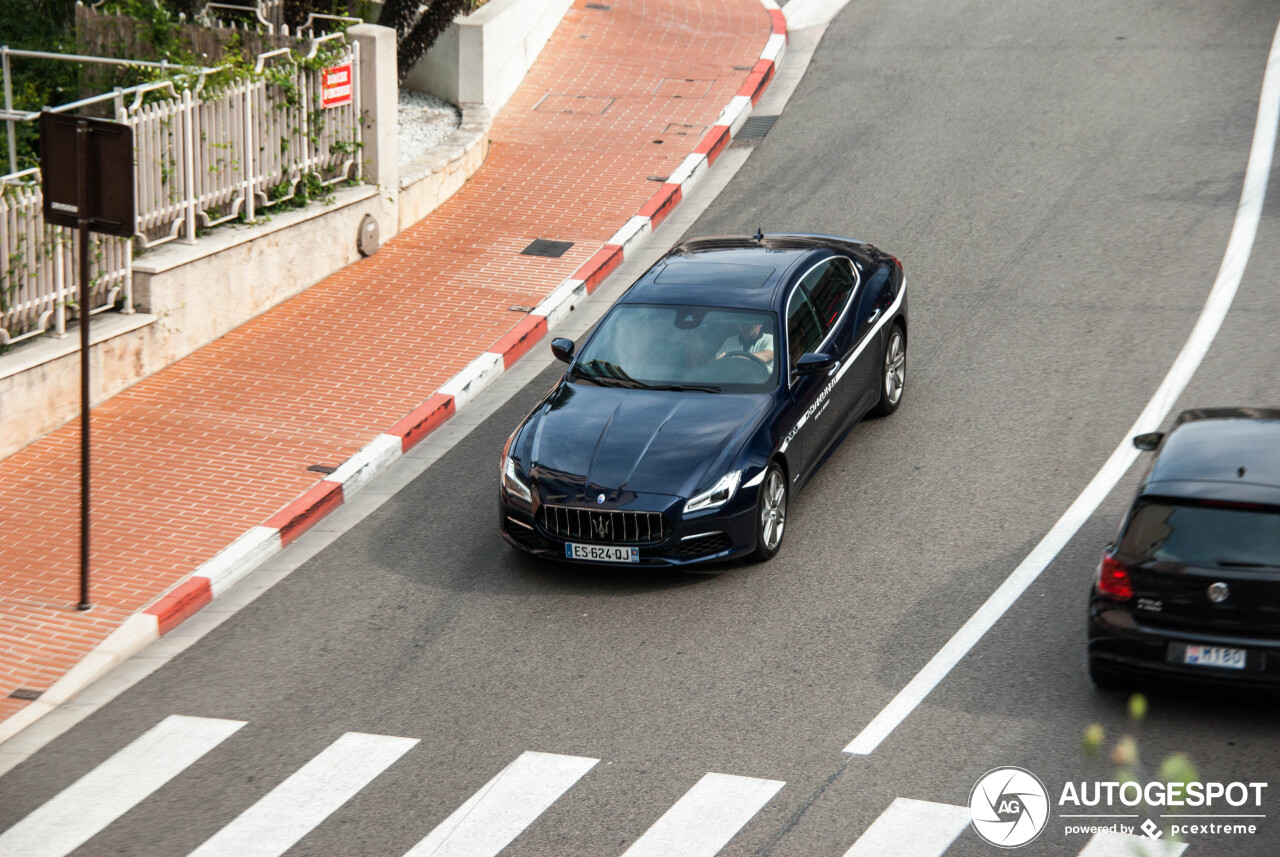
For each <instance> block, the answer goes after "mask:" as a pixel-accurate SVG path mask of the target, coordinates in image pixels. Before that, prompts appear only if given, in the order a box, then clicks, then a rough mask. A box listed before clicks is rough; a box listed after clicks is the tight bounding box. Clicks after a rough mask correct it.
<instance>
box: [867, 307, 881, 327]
mask: <svg viewBox="0 0 1280 857" xmlns="http://www.w3.org/2000/svg"><path fill="white" fill-rule="evenodd" d="M879 317H880V307H876V311H875V312H873V313H871V315H869V316H867V324H871V323H872V322H873V321H875V320H876V319H877V318H879Z"/></svg>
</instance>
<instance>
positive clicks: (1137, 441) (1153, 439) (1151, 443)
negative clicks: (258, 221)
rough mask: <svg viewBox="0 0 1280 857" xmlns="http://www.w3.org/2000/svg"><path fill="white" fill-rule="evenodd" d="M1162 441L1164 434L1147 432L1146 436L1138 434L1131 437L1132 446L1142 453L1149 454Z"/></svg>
mask: <svg viewBox="0 0 1280 857" xmlns="http://www.w3.org/2000/svg"><path fill="white" fill-rule="evenodd" d="M1162 440H1164V432H1162V431H1149V432H1147V433H1146V434H1138V435H1134V436H1133V445H1134V446H1136V447H1137V448H1138V449H1141V450H1143V451H1144V452H1150V451H1151V450H1153V449H1155V448H1156V447H1157V446H1159V445H1160V441H1162Z"/></svg>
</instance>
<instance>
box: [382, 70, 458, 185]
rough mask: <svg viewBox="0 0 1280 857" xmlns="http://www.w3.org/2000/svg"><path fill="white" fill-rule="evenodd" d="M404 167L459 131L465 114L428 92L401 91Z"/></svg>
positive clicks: (401, 148) (402, 164)
mask: <svg viewBox="0 0 1280 857" xmlns="http://www.w3.org/2000/svg"><path fill="white" fill-rule="evenodd" d="M398 116H399V120H400V166H402V167H403V166H405V165H406V164H408V163H409V162H410V161H412V160H413V159H414V158H416V157H418V155H421V154H422V153H423V152H425V151H427V149H430V148H431V147H432V146H434V145H435V144H437V143H439V142H440V141H441V140H443V139H444V138H445V137H448V136H449V135H450V134H452V133H453V132H454V131H456V130H457V128H458V125H460V124H461V123H462V113H461V112H460V111H459V110H458V108H457V107H455V106H453V105H452V104H450V103H449V102H447V101H443V100H441V99H439V98H436V97H435V96H434V95H427V94H426V93H425V92H413V91H410V90H407V89H402V90H400V109H399V112H398Z"/></svg>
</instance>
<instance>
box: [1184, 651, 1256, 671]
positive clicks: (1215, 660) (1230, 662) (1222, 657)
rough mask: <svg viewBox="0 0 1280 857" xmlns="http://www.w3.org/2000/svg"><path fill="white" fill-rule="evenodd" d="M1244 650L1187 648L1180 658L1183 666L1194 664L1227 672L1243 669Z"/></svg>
mask: <svg viewBox="0 0 1280 857" xmlns="http://www.w3.org/2000/svg"><path fill="white" fill-rule="evenodd" d="M1245 654H1246V653H1245V650H1244V649H1228V648H1226V647H1224V646H1191V645H1189V646H1187V653H1186V654H1185V655H1183V656H1182V662H1183V663H1184V664H1195V665H1196V666H1200V667H1221V668H1224V669H1229V670H1242V669H1244V662H1245Z"/></svg>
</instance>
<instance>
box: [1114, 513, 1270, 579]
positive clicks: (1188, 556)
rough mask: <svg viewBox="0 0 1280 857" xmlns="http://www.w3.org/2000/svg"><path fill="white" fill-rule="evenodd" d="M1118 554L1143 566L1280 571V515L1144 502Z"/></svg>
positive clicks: (1128, 529)
mask: <svg viewBox="0 0 1280 857" xmlns="http://www.w3.org/2000/svg"><path fill="white" fill-rule="evenodd" d="M1117 552H1118V553H1119V554H1120V556H1121V558H1123V559H1126V560H1130V561H1139V562H1143V561H1150V560H1154V561H1158V562H1174V563H1180V564H1185V565H1197V566H1214V565H1217V566H1223V567H1227V568H1230V567H1241V568H1250V567H1277V568H1280V509H1277V508H1273V507H1267V506H1259V507H1251V506H1245V505H1235V504H1226V503H1223V504H1217V503H1215V504H1207V503H1180V502H1171V501H1165V500H1147V501H1142V502H1140V503H1139V504H1138V506H1137V508H1136V509H1134V511H1133V514H1132V515H1131V516H1130V518H1129V523H1128V525H1127V526H1126V527H1125V530H1124V534H1123V535H1122V536H1121V537H1120V545H1119V549H1118V551H1117Z"/></svg>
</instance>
